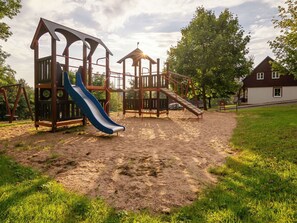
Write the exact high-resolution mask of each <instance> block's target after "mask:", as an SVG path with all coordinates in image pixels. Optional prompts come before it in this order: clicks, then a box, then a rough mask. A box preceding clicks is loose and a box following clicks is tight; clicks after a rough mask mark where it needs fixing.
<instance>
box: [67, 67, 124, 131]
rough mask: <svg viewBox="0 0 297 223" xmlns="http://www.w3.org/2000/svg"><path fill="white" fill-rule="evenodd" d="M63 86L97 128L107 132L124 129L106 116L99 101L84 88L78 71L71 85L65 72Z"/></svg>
mask: <svg viewBox="0 0 297 223" xmlns="http://www.w3.org/2000/svg"><path fill="white" fill-rule="evenodd" d="M64 88H65V90H66V91H67V93H68V94H69V95H70V96H71V98H72V100H73V101H74V102H75V103H76V104H77V105H78V107H79V108H80V109H81V111H82V112H83V113H84V115H85V116H86V117H87V118H88V119H89V121H90V122H91V123H92V125H93V126H95V127H96V128H97V129H98V130H100V131H102V132H105V133H107V134H113V133H115V132H119V131H125V127H124V126H121V125H119V124H117V123H115V122H114V121H112V120H111V119H110V118H109V117H108V115H107V114H106V113H105V111H104V109H103V108H102V106H101V104H100V103H99V101H98V100H97V99H96V98H95V97H94V95H92V94H91V93H90V92H89V91H88V90H87V89H86V87H85V86H84V84H83V82H82V78H81V74H80V73H76V85H72V84H71V83H70V80H69V77H68V74H67V72H65V73H64Z"/></svg>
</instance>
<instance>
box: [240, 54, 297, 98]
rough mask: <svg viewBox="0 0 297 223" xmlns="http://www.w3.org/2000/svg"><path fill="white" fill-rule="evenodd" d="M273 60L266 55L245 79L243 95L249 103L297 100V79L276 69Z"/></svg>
mask: <svg viewBox="0 0 297 223" xmlns="http://www.w3.org/2000/svg"><path fill="white" fill-rule="evenodd" d="M272 61H273V59H271V58H270V57H266V58H265V59H264V60H263V61H262V62H261V63H260V64H259V65H258V66H256V67H255V69H254V70H253V71H252V73H251V74H250V75H248V76H247V77H246V78H245V79H244V80H243V97H244V100H245V102H247V103H248V104H258V103H268V102H280V101H287V100H297V79H294V76H293V75H289V74H285V75H280V73H279V72H277V71H274V70H273V69H272V65H271V62H272Z"/></svg>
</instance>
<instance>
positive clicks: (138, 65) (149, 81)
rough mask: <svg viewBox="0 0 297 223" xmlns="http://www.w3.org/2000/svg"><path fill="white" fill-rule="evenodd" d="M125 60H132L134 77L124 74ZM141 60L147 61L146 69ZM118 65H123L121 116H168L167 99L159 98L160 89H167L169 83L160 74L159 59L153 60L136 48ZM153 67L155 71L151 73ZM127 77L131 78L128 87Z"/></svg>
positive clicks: (164, 97) (165, 97) (163, 75)
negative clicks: (129, 114)
mask: <svg viewBox="0 0 297 223" xmlns="http://www.w3.org/2000/svg"><path fill="white" fill-rule="evenodd" d="M127 59H132V66H133V67H134V75H131V74H129V73H127V72H126V64H127V61H126V60H127ZM143 60H148V61H149V67H148V68H147V67H143V66H142V64H143V63H142V61H143ZM118 63H120V64H122V65H123V70H122V75H123V76H122V77H123V80H122V83H123V89H122V91H123V114H126V113H138V114H139V115H143V114H150V115H151V114H155V115H157V117H159V115H160V114H165V113H166V114H168V97H167V96H166V95H163V97H161V94H162V93H161V92H160V89H161V88H168V86H169V82H168V79H166V78H165V77H166V76H165V73H164V74H163V73H161V72H160V59H157V61H155V60H153V59H152V58H151V57H149V56H148V55H146V54H144V53H143V52H142V51H141V50H140V49H139V48H138V47H137V48H136V49H135V50H133V51H132V52H131V53H129V54H128V55H126V56H125V57H123V58H122V59H120V60H119V61H118ZM153 66H155V67H156V71H153ZM127 77H130V78H132V79H131V81H130V86H129V87H127V86H126V85H127Z"/></svg>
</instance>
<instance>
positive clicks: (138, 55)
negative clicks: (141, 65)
mask: <svg viewBox="0 0 297 223" xmlns="http://www.w3.org/2000/svg"><path fill="white" fill-rule="evenodd" d="M128 58H131V59H132V60H133V64H132V66H137V64H138V62H139V61H140V60H141V59H147V60H149V61H150V62H151V63H152V64H156V61H154V60H153V59H152V58H150V57H149V56H148V55H146V54H144V53H143V52H142V50H140V49H139V48H138V47H137V48H136V49H135V50H133V51H132V52H131V53H129V54H128V55H126V56H124V57H123V58H122V59H120V60H119V61H118V63H122V62H123V61H124V60H126V59H128Z"/></svg>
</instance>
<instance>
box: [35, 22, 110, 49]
mask: <svg viewBox="0 0 297 223" xmlns="http://www.w3.org/2000/svg"><path fill="white" fill-rule="evenodd" d="M56 32H58V33H61V34H62V35H63V36H65V38H66V41H67V44H66V47H65V50H66V49H67V48H68V47H69V46H70V45H71V44H72V43H74V42H76V41H79V40H81V41H82V42H83V44H84V45H86V46H87V47H88V48H90V53H89V55H92V54H93V53H94V51H95V49H96V48H97V46H98V44H100V45H102V46H103V47H104V48H105V49H106V51H107V52H108V53H109V54H111V55H112V52H111V51H110V50H109V49H108V48H107V46H106V45H105V44H104V43H103V42H102V41H101V40H100V39H98V38H96V37H93V36H91V35H88V34H85V33H82V32H79V31H77V30H74V29H72V28H69V27H66V26H63V25H60V24H58V23H55V22H52V21H49V20H46V19H44V18H40V21H39V24H38V26H37V29H36V31H35V34H34V37H33V40H32V42H31V46H30V47H31V49H34V46H35V44H36V43H37V42H38V40H39V38H40V37H41V36H42V35H44V34H45V33H49V34H50V35H51V37H52V38H54V39H55V40H57V41H60V39H59V37H58V36H57V34H56ZM87 43H88V44H87ZM65 50H64V52H63V54H65Z"/></svg>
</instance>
